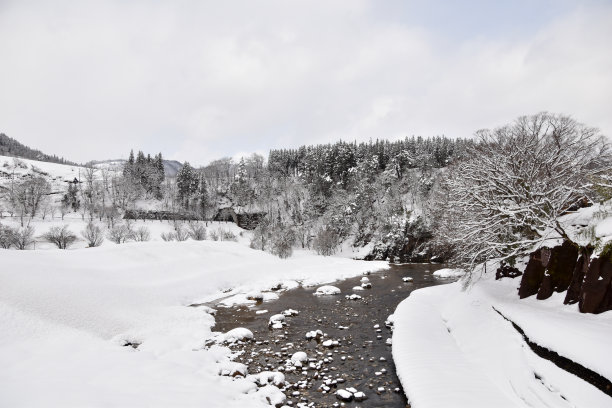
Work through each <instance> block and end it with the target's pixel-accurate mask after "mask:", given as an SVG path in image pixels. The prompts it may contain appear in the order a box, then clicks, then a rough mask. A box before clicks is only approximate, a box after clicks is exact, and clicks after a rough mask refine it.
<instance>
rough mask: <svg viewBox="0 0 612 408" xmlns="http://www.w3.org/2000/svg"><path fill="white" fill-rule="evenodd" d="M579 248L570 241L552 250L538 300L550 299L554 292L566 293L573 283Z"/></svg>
mask: <svg viewBox="0 0 612 408" xmlns="http://www.w3.org/2000/svg"><path fill="white" fill-rule="evenodd" d="M577 257H578V248H576V246H574V245H572V244H571V243H569V242H568V241H564V242H563V245H561V246H558V247H555V248H553V249H551V250H550V255H549V257H548V264H547V265H546V271H545V272H544V277H543V278H542V284H541V285H540V289H539V290H538V296H537V298H538V299H548V298H549V297H551V296H552V294H553V291H555V292H565V291H566V290H567V288H568V287H569V285H570V282H571V281H572V275H573V272H574V267H575V266H576V258H577Z"/></svg>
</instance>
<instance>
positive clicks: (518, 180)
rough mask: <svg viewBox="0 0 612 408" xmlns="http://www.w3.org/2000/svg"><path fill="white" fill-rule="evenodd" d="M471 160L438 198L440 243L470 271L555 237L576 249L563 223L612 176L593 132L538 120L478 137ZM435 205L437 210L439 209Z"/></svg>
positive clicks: (568, 121)
mask: <svg viewBox="0 0 612 408" xmlns="http://www.w3.org/2000/svg"><path fill="white" fill-rule="evenodd" d="M477 136H478V138H479V141H480V143H478V144H477V145H476V146H474V148H473V150H472V151H471V157H470V158H469V159H467V160H464V161H461V162H459V163H457V164H456V165H455V166H451V168H450V169H449V170H448V172H447V174H446V175H445V177H444V178H443V180H442V182H441V185H440V187H441V188H440V191H439V193H438V195H437V200H436V201H437V205H438V210H437V211H436V214H435V216H436V218H437V227H436V235H437V237H438V241H439V242H442V243H443V244H446V245H449V246H450V247H451V248H452V251H453V253H454V256H453V259H454V261H455V262H456V263H457V264H459V265H462V266H464V267H465V268H466V270H468V271H470V270H472V267H473V266H474V265H475V264H476V263H479V262H483V261H484V260H487V259H492V258H502V259H509V258H512V257H514V256H516V255H518V254H520V253H522V252H525V251H527V250H529V249H531V248H533V247H534V245H538V244H541V243H542V242H543V241H544V240H546V239H547V238H550V237H552V236H558V237H561V238H564V239H566V240H568V241H570V242H573V243H576V242H577V241H576V239H575V238H574V237H572V236H571V234H570V232H569V231H567V230H566V228H565V227H564V226H563V225H562V224H561V223H560V222H559V217H560V216H561V215H562V214H563V213H564V212H566V211H567V210H568V209H570V208H571V207H572V206H574V205H575V204H576V203H578V202H579V201H580V200H582V199H584V198H585V197H588V196H589V194H590V192H591V191H592V185H591V183H590V180H591V179H592V178H593V177H594V176H596V175H598V174H600V173H602V172H605V171H607V170H609V169H610V165H609V164H610V160H609V159H610V157H609V152H608V145H607V143H606V142H605V140H604V139H603V137H602V136H601V135H600V134H599V132H598V131H597V130H596V129H593V128H590V127H587V126H585V125H582V124H580V123H578V122H576V121H575V120H573V119H572V118H570V117H567V116H561V115H552V114H548V113H540V114H537V115H534V116H529V117H521V118H519V119H518V120H516V121H515V122H514V123H513V124H511V125H508V126H504V127H502V128H499V129H496V130H494V131H490V130H482V131H479V132H477ZM434 205H436V204H434Z"/></svg>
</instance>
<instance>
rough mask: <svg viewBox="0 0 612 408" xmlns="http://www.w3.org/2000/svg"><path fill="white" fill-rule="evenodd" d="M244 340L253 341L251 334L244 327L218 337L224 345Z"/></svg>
mask: <svg viewBox="0 0 612 408" xmlns="http://www.w3.org/2000/svg"><path fill="white" fill-rule="evenodd" d="M245 340H253V332H252V331H250V330H249V329H247V328H244V327H236V328H235V329H232V330H230V331H228V332H227V333H224V334H222V335H221V336H220V341H221V342H224V343H234V342H237V341H245Z"/></svg>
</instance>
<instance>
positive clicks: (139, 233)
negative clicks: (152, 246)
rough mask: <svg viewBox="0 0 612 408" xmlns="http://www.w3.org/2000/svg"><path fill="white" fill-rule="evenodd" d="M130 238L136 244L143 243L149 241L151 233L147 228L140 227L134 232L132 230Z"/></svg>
mask: <svg viewBox="0 0 612 408" xmlns="http://www.w3.org/2000/svg"><path fill="white" fill-rule="evenodd" d="M130 238H132V239H133V240H134V241H136V242H145V241H149V240H150V239H151V233H150V232H149V229H148V228H147V227H145V226H142V227H140V228H138V229H136V230H132V231H131V233H130Z"/></svg>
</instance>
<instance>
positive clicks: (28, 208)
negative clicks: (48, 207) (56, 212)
mask: <svg viewBox="0 0 612 408" xmlns="http://www.w3.org/2000/svg"><path fill="white" fill-rule="evenodd" d="M50 193H51V185H50V184H49V182H48V181H47V180H46V179H45V178H43V177H33V178H27V179H24V180H22V181H21V182H19V183H16V184H15V185H14V186H13V187H12V188H11V190H10V193H9V194H10V203H11V204H12V206H13V207H14V209H15V210H16V212H17V213H18V214H19V215H20V219H21V226H22V227H23V225H24V217H30V218H33V217H34V216H36V213H37V212H38V210H39V208H40V205H41V203H42V202H43V198H46V196H48V195H49V194H50Z"/></svg>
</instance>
